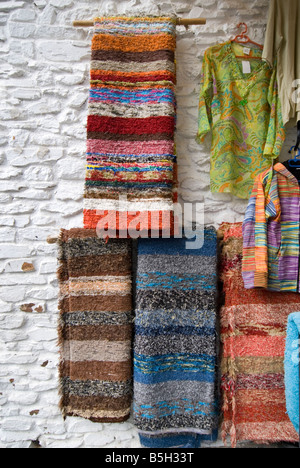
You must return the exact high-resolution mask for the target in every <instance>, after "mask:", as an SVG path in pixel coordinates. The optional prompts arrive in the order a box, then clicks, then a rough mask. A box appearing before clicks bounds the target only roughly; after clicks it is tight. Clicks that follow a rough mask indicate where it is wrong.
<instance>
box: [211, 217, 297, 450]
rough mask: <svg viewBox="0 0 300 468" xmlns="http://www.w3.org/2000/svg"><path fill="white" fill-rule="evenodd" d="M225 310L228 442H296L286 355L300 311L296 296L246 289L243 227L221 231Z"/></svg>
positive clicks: (232, 225) (225, 432) (223, 337)
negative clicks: (290, 325) (292, 317)
mask: <svg viewBox="0 0 300 468" xmlns="http://www.w3.org/2000/svg"><path fill="white" fill-rule="evenodd" d="M218 237H219V239H220V247H221V258H220V270H221V271H220V274H221V278H222V281H223V293H224V298H225V302H224V306H223V307H222V308H221V340H222V345H223V346H222V349H223V351H222V359H221V361H222V363H221V372H222V399H223V423H222V436H223V440H224V442H226V439H227V438H228V437H229V438H230V440H231V445H232V447H235V446H236V444H237V442H239V441H256V442H260V443H272V442H273V443H275V442H296V441H297V440H298V438H299V436H298V434H297V432H296V431H295V429H294V427H293V425H292V423H291V421H290V419H289V416H288V414H287V410H286V402H285V384H284V353H285V340H286V328H287V319H288V316H289V314H290V313H291V312H295V311H298V310H299V307H300V296H299V294H295V293H282V292H279V293H278V292H271V291H267V290H263V289H245V288H244V283H243V280H242V272H241V270H242V252H243V235H242V223H224V224H222V225H221V226H220V228H219V230H218Z"/></svg>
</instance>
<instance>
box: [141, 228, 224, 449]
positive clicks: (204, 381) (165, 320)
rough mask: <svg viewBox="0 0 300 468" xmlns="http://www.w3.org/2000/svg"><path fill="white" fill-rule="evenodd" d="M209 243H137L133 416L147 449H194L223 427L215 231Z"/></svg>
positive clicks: (210, 231) (207, 235) (207, 233)
mask: <svg viewBox="0 0 300 468" xmlns="http://www.w3.org/2000/svg"><path fill="white" fill-rule="evenodd" d="M204 238H205V239H204V245H203V247H202V248H201V249H198V250H188V249H187V248H186V244H185V239H174V238H171V239H139V242H138V256H137V260H138V261H137V279H136V307H135V309H136V317H135V336H134V405H133V411H134V422H135V425H136V427H137V428H138V430H139V435H140V441H141V443H142V445H143V446H145V447H174V446H176V447H193V446H194V447H195V446H198V445H199V443H200V441H201V437H203V438H206V439H212V437H213V432H214V431H215V429H216V428H217V414H218V411H217V400H216V380H217V379H216V359H217V331H216V305H217V281H216V262H217V254H216V244H217V240H216V232H215V230H214V229H206V230H205V235H204ZM196 444H197V445H196Z"/></svg>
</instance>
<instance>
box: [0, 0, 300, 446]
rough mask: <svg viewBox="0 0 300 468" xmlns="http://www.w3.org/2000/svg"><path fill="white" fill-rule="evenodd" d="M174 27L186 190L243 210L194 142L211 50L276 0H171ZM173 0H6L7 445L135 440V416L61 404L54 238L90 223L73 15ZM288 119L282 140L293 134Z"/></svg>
mask: <svg viewBox="0 0 300 468" xmlns="http://www.w3.org/2000/svg"><path fill="white" fill-rule="evenodd" d="M172 3H173V5H174V8H175V9H176V12H177V14H178V15H179V16H185V17H188V16H190V17H197V16H204V17H206V18H207V24H206V25H205V26H193V27H189V28H188V29H187V30H186V29H185V28H184V27H178V49H177V70H178V88H177V95H178V127H177V152H178V159H179V179H180V193H181V197H182V199H183V200H185V201H194V202H196V201H199V202H201V201H205V209H206V221H207V222H211V223H213V224H215V226H217V225H218V223H221V222H222V221H242V219H243V215H244V211H245V207H246V202H244V201H241V200H239V199H236V198H233V197H231V196H230V195H221V194H220V195H212V194H211V193H210V192H209V174H208V171H209V152H208V150H205V149H203V148H200V147H199V146H198V145H197V144H196V143H195V141H194V137H195V133H196V128H197V104H198V92H199V75H200V70H201V59H202V56H203V52H204V50H205V49H206V48H207V47H208V46H210V45H212V44H215V43H216V42H221V41H224V40H226V39H228V38H229V37H231V35H233V34H234V33H235V27H236V24H237V23H238V22H239V21H245V22H247V24H248V26H249V28H250V34H251V36H252V37H253V38H255V39H256V40H257V41H258V42H263V38H264V30H265V24H266V19H267V7H268V3H269V2H268V0H230V1H229V0H226V1H217V0H172ZM172 11H173V10H172V6H171V2H170V1H169V0H80V1H76V0H47V1H46V0H24V1H14V0H8V1H3V0H2V1H1V0H0V61H1V66H0V98H1V100H0V120H1V122H0V187H1V188H0V202H1V205H0V272H1V275H0V286H1V288H0V343H1V344H0V346H1V362H0V382H1V383H0V405H1V420H0V426H1V437H0V441H1V442H0V447H1V448H27V447H29V446H30V444H31V441H34V440H39V443H40V445H41V446H42V447H45V448H60V447H70V448H75V447H80V448H90V447H139V441H138V437H137V432H136V430H135V428H134V426H133V425H132V424H131V423H130V422H126V423H124V424H114V425H113V424H94V423H91V422H89V421H85V420H81V419H78V418H67V420H66V421H63V419H62V417H61V414H60V411H59V409H58V405H57V404H58V399H59V397H58V380H57V364H58V348H57V336H56V327H57V292H58V290H57V280H56V246H55V245H49V244H47V242H46V239H47V237H48V236H49V235H53V236H55V235H56V234H57V233H58V232H59V229H60V228H61V227H64V228H71V227H79V226H82V221H83V216H82V192H83V186H84V164H85V141H86V140H85V139H86V134H85V132H86V130H85V123H86V115H87V96H88V89H89V57H90V41H91V37H92V29H83V28H73V27H72V21H73V20H75V19H92V18H93V17H94V16H97V15H105V14H131V15H133V14H141V13H142V14H160V13H162V14H170V13H172ZM294 140H295V131H294V130H291V131H290V132H289V134H288V139H287V142H286V145H285V149H284V151H283V157H284V158H286V157H287V148H289V147H290V146H291V145H292V144H293V143H294V142H295V141H294Z"/></svg>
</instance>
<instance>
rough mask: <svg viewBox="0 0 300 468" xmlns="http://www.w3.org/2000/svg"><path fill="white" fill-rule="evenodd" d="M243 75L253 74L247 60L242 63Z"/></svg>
mask: <svg viewBox="0 0 300 468" xmlns="http://www.w3.org/2000/svg"><path fill="white" fill-rule="evenodd" d="M242 67H243V73H244V74H245V75H246V74H247V73H251V66H250V62H248V61H247V62H246V61H245V60H243V61H242Z"/></svg>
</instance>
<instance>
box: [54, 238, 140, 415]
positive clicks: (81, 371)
mask: <svg viewBox="0 0 300 468" xmlns="http://www.w3.org/2000/svg"><path fill="white" fill-rule="evenodd" d="M130 242H131V241H130V240H127V239H110V240H109V242H107V243H105V241H104V240H103V239H99V238H98V237H97V236H96V234H95V231H94V230H88V229H71V230H64V229H62V230H61V234H60V237H59V240H58V246H59V251H58V258H59V269H58V279H59V290H60V291H59V293H60V295H59V312H60V314H59V330H58V331H59V346H60V355H61V359H60V366H59V378H60V387H61V388H60V390H61V401H60V407H61V410H62V413H63V415H64V416H81V417H83V418H86V419H90V420H92V421H96V422H121V421H124V420H126V419H127V418H128V417H129V414H130V407H131V401H132V357H131V350H132V343H131V339H132V321H133V317H132V281H131V243H130Z"/></svg>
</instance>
